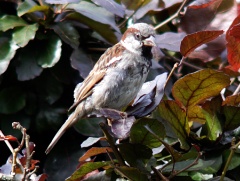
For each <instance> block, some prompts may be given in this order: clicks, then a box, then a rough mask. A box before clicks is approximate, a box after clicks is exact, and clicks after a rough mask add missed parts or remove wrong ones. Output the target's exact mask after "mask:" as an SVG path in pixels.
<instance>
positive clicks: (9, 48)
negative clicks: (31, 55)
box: [0, 37, 18, 75]
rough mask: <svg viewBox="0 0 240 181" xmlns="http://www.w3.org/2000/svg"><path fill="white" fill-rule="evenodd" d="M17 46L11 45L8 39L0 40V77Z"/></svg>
mask: <svg viewBox="0 0 240 181" xmlns="http://www.w3.org/2000/svg"><path fill="white" fill-rule="evenodd" d="M17 48H18V47H17V46H16V45H15V44H14V43H12V42H11V41H10V40H9V39H8V38H5V37H2V38H0V50H1V51H0V75H1V74H3V73H4V72H5V71H6V70H7V67H8V65H9V63H10V60H11V59H12V58H13V57H14V55H15V53H16V50H17Z"/></svg>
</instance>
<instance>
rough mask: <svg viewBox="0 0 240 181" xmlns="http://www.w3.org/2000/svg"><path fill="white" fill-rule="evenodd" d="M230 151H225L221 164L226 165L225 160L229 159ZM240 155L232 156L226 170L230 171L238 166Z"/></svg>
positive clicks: (239, 164)
mask: <svg viewBox="0 0 240 181" xmlns="http://www.w3.org/2000/svg"><path fill="white" fill-rule="evenodd" d="M229 154H230V150H225V151H224V153H223V162H224V163H225V164H226V162H227V159H228V158H229ZM239 160H240V154H239V153H234V154H233V155H232V159H231V161H230V163H229V165H228V169H227V170H232V169H234V168H236V167H238V166H240V161H239Z"/></svg>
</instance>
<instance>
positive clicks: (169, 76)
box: [164, 63, 178, 89]
mask: <svg viewBox="0 0 240 181" xmlns="http://www.w3.org/2000/svg"><path fill="white" fill-rule="evenodd" d="M177 67H178V63H175V64H174V66H173V68H172V70H171V72H170V73H169V75H168V78H167V80H166V82H165V84H164V89H165V87H166V85H167V83H168V82H169V80H170V78H171V76H172V74H173V72H174V70H175V69H176V68H177Z"/></svg>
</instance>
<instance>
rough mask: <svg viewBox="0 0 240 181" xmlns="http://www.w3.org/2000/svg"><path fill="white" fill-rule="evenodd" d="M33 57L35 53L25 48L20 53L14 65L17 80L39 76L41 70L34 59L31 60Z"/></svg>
mask: <svg viewBox="0 0 240 181" xmlns="http://www.w3.org/2000/svg"><path fill="white" fill-rule="evenodd" d="M35 56H36V54H35V51H34V50H32V49H30V48H27V47H26V48H24V49H23V50H22V51H20V54H19V57H18V60H17V65H16V73H17V77H18V80H20V81H25V80H30V79H33V78H35V77H37V76H39V75H40V74H41V72H42V70H43V69H42V67H40V66H39V65H38V63H37V61H36V59H34V58H33V57H35Z"/></svg>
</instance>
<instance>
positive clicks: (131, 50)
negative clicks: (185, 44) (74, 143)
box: [46, 23, 155, 153]
mask: <svg viewBox="0 0 240 181" xmlns="http://www.w3.org/2000/svg"><path fill="white" fill-rule="evenodd" d="M154 35H155V31H154V29H153V27H152V26H149V25H147V24H145V23H138V24H134V25H132V26H131V27H129V28H128V29H127V31H126V32H125V33H124V34H123V36H122V39H121V41H120V42H119V43H117V44H116V45H114V46H113V47H112V48H109V49H108V50H107V51H106V52H105V53H104V54H103V55H102V56H101V57H100V59H99V60H98V62H97V63H96V64H95V66H94V68H93V69H92V71H91V72H90V73H89V75H88V77H87V78H86V79H85V80H84V81H83V82H82V83H80V84H78V85H77V87H76V88H75V91H74V98H75V101H74V104H73V106H71V108H70V111H72V113H71V114H70V115H69V117H68V119H67V120H66V122H65V123H64V124H63V126H62V127H61V128H60V130H59V131H58V132H57V134H56V135H55V137H54V138H53V140H52V142H51V143H50V145H49V146H48V148H47V150H46V153H49V152H50V150H51V149H52V148H53V146H54V145H55V144H56V143H57V141H58V140H59V139H60V137H61V136H62V135H63V134H64V132H65V131H66V130H67V129H68V128H69V127H70V126H72V125H73V124H74V123H75V122H76V121H78V120H79V119H80V118H83V117H85V116H87V115H88V114H89V113H91V112H92V111H94V110H96V109H99V108H112V109H117V110H121V109H122V108H123V107H125V106H127V105H128V104H129V103H130V102H131V101H132V100H133V99H134V98H135V96H136V95H137V93H138V91H139V89H140V88H141V86H142V84H143V83H144V82H145V80H146V77H147V75H148V72H149V68H150V66H151V59H152V53H151V49H152V46H155V43H154Z"/></svg>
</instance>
